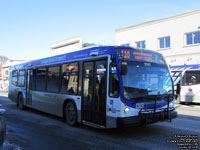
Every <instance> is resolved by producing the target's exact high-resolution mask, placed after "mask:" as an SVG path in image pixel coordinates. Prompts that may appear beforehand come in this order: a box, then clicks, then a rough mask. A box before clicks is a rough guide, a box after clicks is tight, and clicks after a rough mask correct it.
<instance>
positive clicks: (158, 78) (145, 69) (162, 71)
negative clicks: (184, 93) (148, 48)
mask: <svg viewBox="0 0 200 150" xmlns="http://www.w3.org/2000/svg"><path fill="white" fill-rule="evenodd" d="M127 65H128V72H127V75H123V76H122V80H123V87H124V99H126V100H132V99H133V98H140V97H144V96H149V95H166V94H172V91H173V90H172V80H171V77H170V73H169V70H168V67H167V65H165V64H156V63H150V62H137V61H128V62H127Z"/></svg>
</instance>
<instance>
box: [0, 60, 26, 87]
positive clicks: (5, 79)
mask: <svg viewBox="0 0 200 150" xmlns="http://www.w3.org/2000/svg"><path fill="white" fill-rule="evenodd" d="M24 62H26V61H24V60H9V59H8V60H7V61H6V62H5V63H4V65H3V66H2V79H1V81H0V91H8V85H9V73H10V66H12V65H16V64H19V63H24Z"/></svg>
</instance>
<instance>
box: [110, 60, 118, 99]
mask: <svg viewBox="0 0 200 150" xmlns="http://www.w3.org/2000/svg"><path fill="white" fill-rule="evenodd" d="M109 89H110V91H109V93H110V97H119V80H118V76H117V69H116V65H115V64H113V63H112V64H111V65H110V83H109Z"/></svg>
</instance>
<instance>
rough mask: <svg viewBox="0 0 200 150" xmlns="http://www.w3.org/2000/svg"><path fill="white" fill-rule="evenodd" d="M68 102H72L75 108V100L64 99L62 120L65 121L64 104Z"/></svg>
mask: <svg viewBox="0 0 200 150" xmlns="http://www.w3.org/2000/svg"><path fill="white" fill-rule="evenodd" d="M69 102H72V103H73V104H74V106H75V108H76V104H75V102H74V101H73V100H72V99H66V100H65V101H64V104H63V120H64V121H66V119H65V106H66V105H67V103H69ZM76 111H77V108H76Z"/></svg>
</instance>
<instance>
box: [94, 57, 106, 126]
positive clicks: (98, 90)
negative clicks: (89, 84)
mask: <svg viewBox="0 0 200 150" xmlns="http://www.w3.org/2000/svg"><path fill="white" fill-rule="evenodd" d="M106 86H107V69H106V62H105V61H97V62H96V81H95V120H96V123H98V124H104V123H105V112H106V109H105V108H106Z"/></svg>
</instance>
